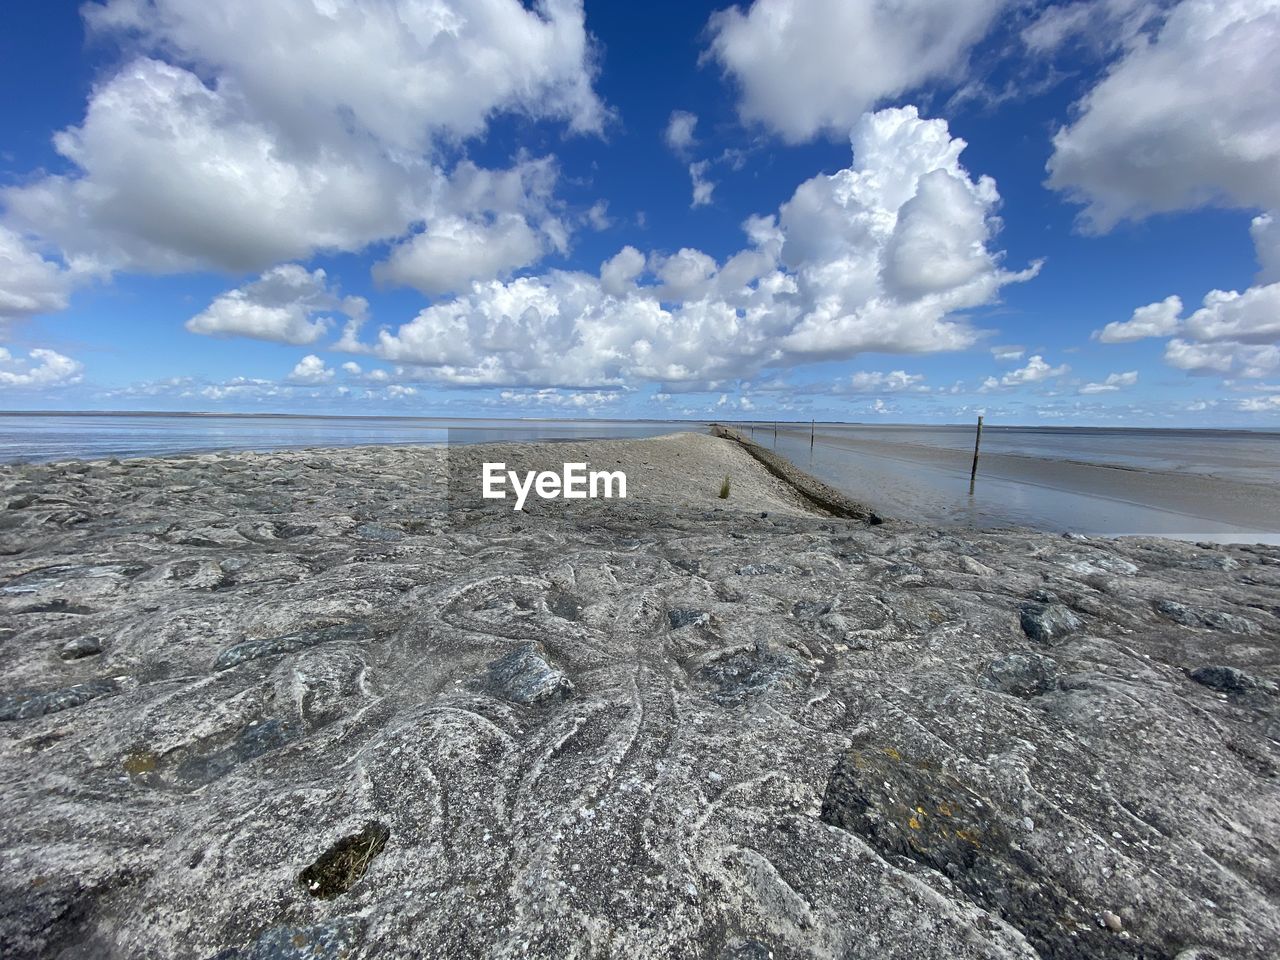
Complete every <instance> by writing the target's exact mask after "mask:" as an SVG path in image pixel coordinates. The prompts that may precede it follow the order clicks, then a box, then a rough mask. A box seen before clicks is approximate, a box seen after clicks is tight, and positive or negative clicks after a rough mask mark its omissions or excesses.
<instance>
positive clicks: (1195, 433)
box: [0, 414, 1280, 543]
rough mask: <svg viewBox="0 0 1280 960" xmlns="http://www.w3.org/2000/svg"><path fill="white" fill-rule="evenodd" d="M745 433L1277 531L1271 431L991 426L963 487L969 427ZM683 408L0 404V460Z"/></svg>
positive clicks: (322, 439)
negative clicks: (436, 410)
mask: <svg viewBox="0 0 1280 960" xmlns="http://www.w3.org/2000/svg"><path fill="white" fill-rule="evenodd" d="M737 426H738V428H739V429H741V430H742V432H743V433H746V434H751V435H753V437H754V439H755V440H756V441H757V442H759V443H761V444H763V445H765V446H767V447H776V449H777V451H778V452H779V453H780V454H782V455H784V456H786V457H788V458H789V459H791V460H792V461H794V462H795V463H796V464H797V465H798V466H800V467H802V468H804V469H806V470H808V471H809V472H811V473H814V474H816V475H817V476H819V477H821V478H822V479H823V480H825V481H827V482H828V483H830V484H832V485H833V486H836V487H839V488H840V489H842V490H844V491H845V492H847V493H849V494H850V495H851V496H853V497H855V498H856V499H858V500H861V501H863V502H865V503H868V504H869V505H871V506H872V507H873V508H875V509H876V510H877V511H879V512H880V513H882V514H884V515H885V516H891V517H903V518H910V519H916V520H920V521H922V522H925V523H935V524H939V525H946V526H958V527H965V528H974V529H978V528H991V527H1001V526H1011V525H1019V526H1030V527H1034V528H1037V529H1041V530H1054V531H1073V532H1077V533H1084V534H1090V535H1105V536H1121V535H1126V534H1146V535H1159V536H1168V537H1179V538H1183V539H1192V540H1219V541H1224V542H1232V541H1235V542H1250V543H1252V542H1271V543H1275V542H1280V434H1276V433H1269V432H1263V431H1246V430H1125V429H1110V428H1073V427H1002V426H998V425H993V426H989V427H987V428H986V430H985V431H984V432H983V440H982V458H981V460H980V462H979V471H978V484H977V489H976V490H975V493H974V495H973V496H972V497H970V496H969V491H968V487H969V469H970V462H971V457H972V452H973V428H972V427H968V426H963V427H959V426H880V425H860V424H818V425H817V427H816V431H815V437H814V443H813V445H812V447H811V446H810V442H809V440H810V438H809V434H810V430H809V427H808V426H804V427H799V426H792V427H788V426H786V425H783V426H782V427H781V428H780V430H779V432H778V436H777V439H776V440H775V439H774V436H773V425H772V423H769V424H763V423H761V424H756V425H754V426H753V425H751V424H739V425H737ZM704 429H706V427H705V424H701V423H693V422H687V421H672V422H663V421H625V420H612V421H611V420H503V419H487V420H486V419H476V420H470V419H442V418H425V417H424V418H411V417H283V416H266V417H229V416H205V415H199V416H173V415H135V416H120V415H93V416H90V415H83V414H58V415H2V416H0V462H2V461H10V462H12V461H37V460H61V459H72V458H87V459H93V458H105V457H127V456H156V455H162V454H170V453H181V452H192V451H209V450H285V449H294V448H299V447H315V446H319V447H342V446H357V445H365V444H397V445H399V444H447V443H455V444H456V443H480V442H495V441H513V440H561V439H589V438H610V439H621V438H628V437H648V436H656V435H660V434H664V433H672V432H675V431H680V430H698V431H700V430H704Z"/></svg>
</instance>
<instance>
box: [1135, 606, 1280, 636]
mask: <svg viewBox="0 0 1280 960" xmlns="http://www.w3.org/2000/svg"><path fill="white" fill-rule="evenodd" d="M1155 608H1156V612H1157V613H1159V614H1160V615H1161V616H1162V617H1165V618H1167V619H1169V620H1172V621H1173V622H1174V623H1179V624H1181V625H1182V626H1184V627H1205V628H1207V629H1209V630H1222V631H1223V632H1225V633H1239V634H1244V635H1245V636H1256V635H1257V634H1259V633H1261V630H1260V628H1259V627H1258V625H1257V624H1256V623H1254V622H1253V621H1252V620H1249V619H1246V618H1245V617H1241V616H1237V615H1236V614H1234V613H1224V612H1222V611H1220V610H1206V609H1204V608H1203V607H1190V606H1187V605H1186V604H1182V603H1178V602H1177V601H1176V600H1157V601H1156V602H1155Z"/></svg>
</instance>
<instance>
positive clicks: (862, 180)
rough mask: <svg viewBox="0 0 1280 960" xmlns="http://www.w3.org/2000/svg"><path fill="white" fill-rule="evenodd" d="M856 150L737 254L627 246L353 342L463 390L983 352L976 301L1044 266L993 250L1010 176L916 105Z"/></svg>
mask: <svg viewBox="0 0 1280 960" xmlns="http://www.w3.org/2000/svg"><path fill="white" fill-rule="evenodd" d="M852 146H853V155H854V159H853V162H852V164H851V165H850V166H849V167H848V168H847V169H844V170H841V171H839V172H837V173H836V174H833V175H831V176H826V175H822V176H818V177H815V178H813V179H812V180H809V181H807V182H806V183H804V184H802V185H801V186H800V187H799V188H798V189H797V190H796V192H795V195H794V196H793V197H792V198H791V199H790V200H789V201H787V202H786V203H785V204H783V205H782V207H781V208H780V210H779V211H778V213H777V215H776V216H772V217H752V218H749V219H748V220H747V222H746V223H745V224H744V230H745V232H746V234H747V238H748V240H749V245H748V246H747V247H745V248H744V249H743V250H741V251H739V252H738V253H737V254H734V255H733V256H731V257H729V258H728V259H726V260H725V261H724V262H718V261H717V260H716V259H715V258H713V257H711V256H709V255H707V254H706V253H703V252H702V251H699V250H695V249H692V248H689V249H682V250H680V251H678V252H676V253H674V254H671V255H656V254H655V255H651V256H649V257H646V256H644V255H643V254H642V253H641V252H640V251H638V250H636V249H634V248H631V247H627V248H624V249H623V250H622V251H620V252H619V254H618V255H616V256H615V257H613V258H611V259H610V260H608V261H606V262H605V263H604V264H603V265H602V267H601V270H600V273H599V275H598V276H596V275H592V274H589V273H585V272H577V271H561V270H553V271H550V272H549V273H547V274H545V275H542V276H536V277H520V278H517V279H515V280H511V281H506V282H502V281H486V282H473V283H472V284H471V286H470V289H469V291H468V292H466V293H465V294H463V295H461V296H458V297H456V298H454V299H451V300H444V301H441V302H437V303H434V304H432V305H431V306H429V307H427V308H426V309H424V310H423V311H422V312H421V313H419V315H418V316H417V317H416V318H415V319H414V320H412V321H410V322H409V323H406V324H403V325H401V326H400V327H399V328H395V329H383V330H381V331H380V332H379V333H378V335H377V337H376V338H375V339H374V341H373V342H372V343H354V342H352V343H349V344H346V345H345V346H344V348H345V349H351V350H355V351H358V352H365V353H369V354H372V355H374V356H378V357H381V358H383V359H386V360H390V361H392V362H396V363H404V364H415V365H418V366H420V367H421V368H422V369H423V371H424V376H426V377H429V378H431V379H435V380H440V381H445V382H451V383H462V384H484V385H501V386H537V387H551V386H561V387H564V386H572V387H587V388H595V387H602V386H613V385H618V384H622V383H626V382H629V381H634V380H652V381H657V382H659V383H662V384H667V385H673V388H679V387H680V386H681V385H683V386H684V387H685V388H689V387H690V385H694V384H709V383H712V382H716V381H723V380H731V379H734V378H742V377H747V376H752V375H754V374H755V373H757V372H758V371H759V370H761V369H763V368H764V367H785V366H790V365H795V364H798V363H803V362H806V361H810V360H819V359H838V358H847V357H851V356H854V355H856V354H858V353H862V352H870V351H877V352H887V353H924V352H933V351H941V350H954V349H962V348H965V347H968V346H970V345H972V343H973V342H974V341H975V339H976V337H977V332H976V331H975V330H974V329H973V328H972V327H971V326H970V324H969V322H968V321H967V320H966V319H965V318H964V317H963V315H962V314H960V312H961V311H965V310H970V309H972V308H975V307H980V306H982V305H984V304H989V303H992V302H994V301H995V300H996V298H997V297H998V295H999V291H1000V289H1001V287H1002V286H1003V285H1005V284H1008V283H1011V282H1015V281H1018V280H1023V279H1027V278H1028V277H1030V276H1031V275H1033V274H1034V272H1035V268H1034V267H1033V268H1032V269H1030V270H1027V271H1023V272H1021V273H1010V272H1008V271H1006V270H1004V269H1003V268H1002V266H1001V255H1000V253H999V252H997V251H994V250H992V249H991V241H992V239H993V237H994V234H995V231H996V229H997V225H998V224H997V221H996V219H995V216H994V213H995V209H996V207H997V205H998V203H999V195H998V192H997V190H996V186H995V183H994V182H993V181H992V180H990V179H989V178H986V177H980V178H977V179H974V178H973V177H971V176H970V175H969V173H968V172H967V171H966V170H965V169H964V167H963V166H962V165H961V164H960V160H959V158H960V154H961V152H962V151H963V149H964V146H965V144H964V142H963V141H962V140H958V139H955V138H952V137H951V135H950V133H949V131H948V129H947V125H946V123H945V122H943V121H941V120H923V119H921V118H920V117H919V115H918V113H917V112H916V110H915V108H914V107H906V108H901V109H890V110H884V111H880V112H879V113H876V114H871V115H868V116H866V117H864V118H863V119H862V120H861V121H860V122H859V123H858V124H857V125H856V127H855V129H854V131H853V137H852Z"/></svg>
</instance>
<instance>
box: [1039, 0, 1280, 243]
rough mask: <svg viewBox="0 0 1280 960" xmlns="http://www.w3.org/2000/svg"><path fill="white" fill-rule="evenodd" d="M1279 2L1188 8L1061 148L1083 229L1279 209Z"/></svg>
mask: <svg viewBox="0 0 1280 960" xmlns="http://www.w3.org/2000/svg"><path fill="white" fill-rule="evenodd" d="M1277 91H1280V2H1278V0H1232V2H1231V3H1222V2H1217V0H1183V2H1182V3H1180V4H1178V6H1177V7H1175V8H1174V9H1173V10H1172V11H1171V12H1170V14H1169V16H1168V18H1167V19H1166V20H1165V22H1164V24H1163V25H1162V26H1161V27H1160V29H1159V31H1158V32H1157V33H1156V35H1155V37H1154V38H1153V39H1151V40H1147V39H1140V40H1137V41H1135V42H1134V43H1133V44H1132V45H1131V46H1130V48H1129V49H1128V50H1127V52H1126V53H1125V54H1124V56H1123V57H1122V58H1121V59H1120V60H1119V61H1118V62H1117V63H1116V64H1115V65H1114V66H1113V67H1112V68H1111V70H1110V71H1109V72H1108V74H1107V75H1106V77H1105V78H1104V79H1103V80H1102V81H1100V82H1099V83H1098V84H1097V85H1096V86H1095V87H1094V88H1093V89H1092V90H1090V91H1089V92H1088V94H1086V95H1085V97H1084V99H1083V100H1081V102H1080V103H1079V104H1078V105H1077V113H1078V116H1077V117H1076V119H1075V121H1074V122H1073V123H1071V124H1070V125H1068V126H1066V127H1063V128H1062V129H1060V130H1059V131H1058V133H1057V134H1056V135H1055V137H1054V141H1053V144H1054V152H1053V155H1052V156H1051V157H1050V159H1049V164H1048V170H1049V185H1050V186H1051V187H1053V188H1055V189H1057V190H1062V191H1065V192H1066V193H1067V194H1068V195H1069V196H1070V197H1071V198H1072V199H1074V200H1076V201H1078V202H1080V203H1083V204H1084V205H1085V209H1084V217H1085V222H1086V224H1087V225H1089V226H1091V227H1092V228H1093V229H1097V230H1107V229H1110V228H1111V227H1112V226H1113V225H1114V224H1115V223H1116V222H1118V221H1119V220H1121V219H1124V218H1141V217H1144V216H1147V215H1149V214H1152V213H1160V212H1165V211H1173V210H1185V209H1190V208H1194V207H1197V206H1202V205H1205V204H1210V203H1213V204H1220V205H1226V206H1236V207H1245V208H1250V207H1262V208H1264V209H1277V208H1280V92H1277Z"/></svg>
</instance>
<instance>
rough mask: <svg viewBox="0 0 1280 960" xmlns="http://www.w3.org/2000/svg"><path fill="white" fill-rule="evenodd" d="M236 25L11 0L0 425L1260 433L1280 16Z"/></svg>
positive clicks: (587, 17)
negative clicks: (739, 424)
mask: <svg viewBox="0 0 1280 960" xmlns="http://www.w3.org/2000/svg"><path fill="white" fill-rule="evenodd" d="M262 6H263V5H260V4H257V3H252V2H249V0H99V2H95V3H90V4H85V5H84V6H83V7H82V6H81V5H79V4H76V3H63V2H57V0H55V2H40V3H37V2H34V0H19V2H18V3H17V4H15V5H11V6H10V8H9V9H8V11H7V13H8V18H7V19H8V23H7V29H6V31H5V32H4V34H3V35H2V36H0V84H2V85H3V89H4V91H5V96H3V97H0V351H3V352H0V408H8V409H132V410H222V411H281V412H294V413H305V412H315V413H348V414H383V413H386V414H422V415H431V414H441V415H455V416H456V415H468V414H476V415H515V416H548V415H575V416H624V417H627V416H639V417H664V416H671V417H697V418H701V417H718V418H732V417H760V418H774V417H777V418H783V419H809V418H810V417H816V418H818V419H838V420H857V421H885V422H954V421H964V420H968V419H971V418H972V416H973V415H974V414H976V413H978V412H985V413H986V414H987V416H988V418H989V419H991V420H993V421H996V422H1005V423H1074V424H1102V425H1125V424H1132V425H1135V426H1160V425H1168V426H1206V427H1209V426H1254V427H1275V426H1277V425H1280V345H1278V344H1280V227H1275V228H1273V227H1272V223H1273V217H1272V214H1271V213H1270V211H1275V210H1277V209H1280V93H1277V91H1278V90H1280V0H1236V2H1234V3H1232V4H1222V3H1212V2H1195V0H1182V2H1156V0H1070V2H1059V3H1035V2H1023V0H972V2H970V3H965V4H955V3H953V2H949V0H912V2H910V3H906V4H903V3H894V4H890V3H887V2H885V0H860V2H854V0H755V2H754V3H749V4H742V5H740V6H738V7H736V8H733V7H730V8H724V7H722V6H721V5H719V4H706V5H703V4H697V3H660V2H655V3H650V4H646V5H643V7H639V6H636V5H632V4H618V3H592V2H588V3H587V4H586V7H585V9H584V8H583V6H582V4H581V3H579V2H577V0H546V2H544V3H526V4H524V5H523V6H522V5H521V4H520V3H518V2H516V0H437V2H435V3H409V2H408V0H378V2H373V0H364V2H357V0H325V2H320V0H277V2H274V3H273V4H271V5H268V6H267V7H266V9H265V10H264V9H260V8H262ZM961 141H963V149H961V147H962V144H961Z"/></svg>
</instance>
